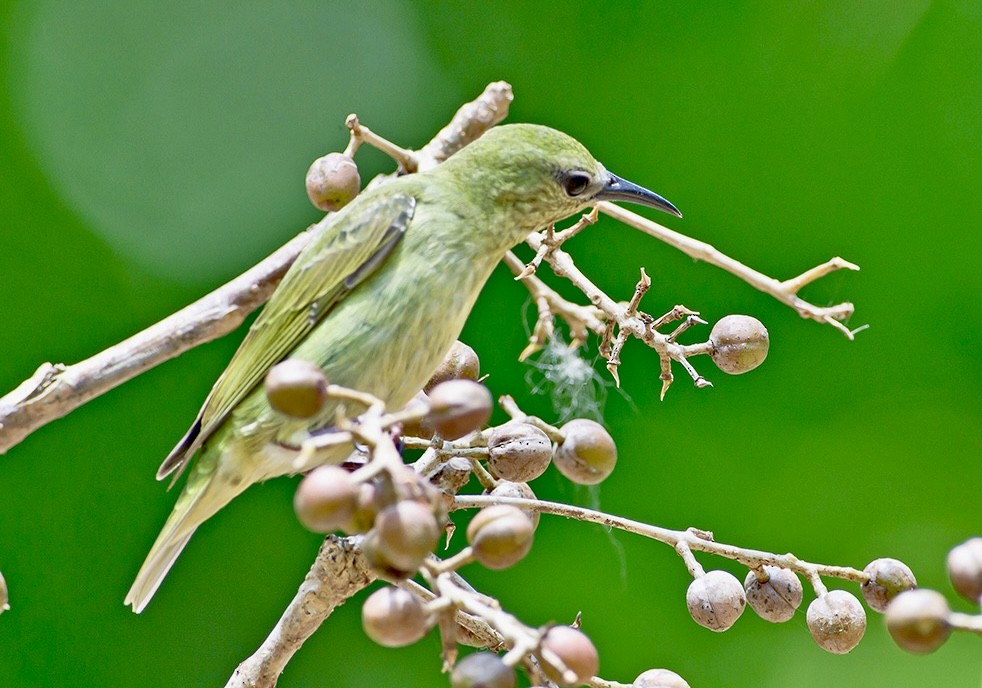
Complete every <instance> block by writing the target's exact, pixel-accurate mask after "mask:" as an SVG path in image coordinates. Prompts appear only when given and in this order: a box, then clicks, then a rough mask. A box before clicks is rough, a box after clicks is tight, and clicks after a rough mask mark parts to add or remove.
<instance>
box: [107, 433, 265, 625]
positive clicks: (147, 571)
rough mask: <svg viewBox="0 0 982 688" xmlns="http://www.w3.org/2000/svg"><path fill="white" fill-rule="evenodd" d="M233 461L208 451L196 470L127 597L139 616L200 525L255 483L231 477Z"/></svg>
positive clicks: (234, 467)
mask: <svg viewBox="0 0 982 688" xmlns="http://www.w3.org/2000/svg"><path fill="white" fill-rule="evenodd" d="M230 458H231V457H228V456H224V457H222V456H208V455H207V451H206V455H204V456H201V457H200V458H199V460H198V462H197V464H196V465H195V466H194V467H193V469H192V472H191V475H190V476H189V477H188V482H187V485H185V487H184V490H183V491H182V492H181V496H180V497H179V498H178V500H177V504H175V505H174V510H173V511H172V512H171V515H170V516H169V517H168V518H167V522H166V523H165V524H164V527H163V529H162V530H161V531H160V535H158V536H157V539H156V541H154V543H153V546H152V547H151V548H150V553H149V554H148V555H147V558H146V561H144V562H143V566H141V567H140V572H139V573H137V574H136V580H135V581H133V585H132V587H130V591H129V592H128V593H127V594H126V599H125V600H124V604H129V605H132V606H133V611H134V612H136V613H137V614H139V613H140V612H142V611H143V609H144V608H145V607H146V606H147V604H148V603H149V602H150V599H151V598H152V597H153V595H154V593H155V592H157V588H159V587H160V583H161V582H162V581H163V580H164V576H166V575H167V572H168V571H170V568H171V566H173V565H174V561H175V560H176V559H177V557H178V555H179V554H180V553H181V551H182V550H183V549H184V546H185V545H186V544H187V543H188V540H190V539H191V536H192V535H194V531H195V530H196V529H197V528H198V526H200V525H201V524H202V523H204V522H205V521H206V520H207V519H208V518H210V517H211V516H213V515H214V514H215V512H217V511H218V510H219V509H221V508H222V507H223V506H225V505H226V504H228V503H229V502H230V501H231V500H232V499H233V498H234V497H236V496H237V495H239V494H240V493H241V492H242V491H243V490H245V488H247V487H248V486H249V485H250V484H251V483H252V482H254V480H252V479H250V478H252V476H246V475H241V474H239V475H229V474H228V471H229V470H232V471H235V470H236V468H238V467H237V466H236V462H235V461H230V460H229V459H230Z"/></svg>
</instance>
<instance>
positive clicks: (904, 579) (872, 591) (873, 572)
mask: <svg viewBox="0 0 982 688" xmlns="http://www.w3.org/2000/svg"><path fill="white" fill-rule="evenodd" d="M863 573H865V574H866V575H867V576H869V577H870V578H869V580H868V581H866V582H865V583H863V585H862V588H861V590H862V593H863V599H864V600H866V604H868V605H869V608H870V609H873V610H875V611H878V612H883V611H885V610H886V608H887V605H888V604H889V603H890V600H892V599H893V598H894V597H896V596H897V595H899V594H900V593H902V592H905V591H907V590H911V589H913V588H915V587H917V580H916V579H915V578H914V572H913V571H911V570H910V567H908V566H907V564H905V563H903V562H902V561H898V560H897V559H889V558H885V559H875V560H873V561H871V562H870V563H869V564H867V565H866V568H865V569H863Z"/></svg>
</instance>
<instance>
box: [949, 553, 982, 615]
mask: <svg viewBox="0 0 982 688" xmlns="http://www.w3.org/2000/svg"><path fill="white" fill-rule="evenodd" d="M947 566H948V577H949V578H950V579H951V584H952V586H954V588H955V590H956V591H958V594H959V595H961V596H962V597H964V598H965V599H966V600H968V601H969V602H973V603H974V604H977V605H978V604H982V537H975V538H972V539H970V540H966V541H965V542H963V543H962V544H960V545H958V546H956V547H953V548H952V549H951V551H950V552H948V561H947Z"/></svg>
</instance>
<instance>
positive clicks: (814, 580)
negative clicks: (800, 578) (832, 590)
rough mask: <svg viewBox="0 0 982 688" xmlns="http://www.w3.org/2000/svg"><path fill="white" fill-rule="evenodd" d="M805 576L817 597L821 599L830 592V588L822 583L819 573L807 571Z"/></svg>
mask: <svg viewBox="0 0 982 688" xmlns="http://www.w3.org/2000/svg"><path fill="white" fill-rule="evenodd" d="M805 576H806V577H807V578H808V582H809V583H810V584H811V586H812V589H813V590H814V591H815V597H821V596H822V595H824V594H825V593H827V592H828V591H829V590H828V588H826V587H825V583H823V582H822V577H821V576H820V575H819V574H818V572H817V571H807V572H805Z"/></svg>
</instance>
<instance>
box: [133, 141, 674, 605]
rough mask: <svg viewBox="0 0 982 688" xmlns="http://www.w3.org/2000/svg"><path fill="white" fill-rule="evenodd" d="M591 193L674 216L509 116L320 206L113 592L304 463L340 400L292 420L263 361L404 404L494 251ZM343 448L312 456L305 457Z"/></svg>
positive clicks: (455, 328) (663, 204)
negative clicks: (329, 208) (442, 154)
mask: <svg viewBox="0 0 982 688" xmlns="http://www.w3.org/2000/svg"><path fill="white" fill-rule="evenodd" d="M602 200H610V201H618V200H620V201H631V202H633V203H639V204H642V205H646V206H650V207H652V208H658V209H659V210H663V211H665V212H668V213H671V214H673V215H677V216H679V217H681V213H680V212H679V211H678V209H677V208H676V207H675V206H674V205H672V204H671V203H670V202H668V201H667V200H665V199H664V198H662V197H661V196H659V195H658V194H656V193H653V192H651V191H648V190H647V189H644V188H641V187H639V186H637V185H635V184H632V183H631V182H628V181H625V180H624V179H621V178H620V177H617V176H615V175H613V174H611V173H610V172H608V171H607V170H606V169H605V168H604V167H603V165H601V164H600V163H599V162H597V161H596V160H594V158H593V156H591V155H590V153H589V152H588V151H587V150H586V149H585V148H584V147H583V146H582V145H581V144H580V143H579V142H578V141H576V140H575V139H573V138H571V137H569V136H567V135H566V134H563V133H560V132H558V131H556V130H554V129H550V128H548V127H544V126H539V125H532V124H511V125H504V126H499V127H495V128H493V129H492V130H490V131H489V132H487V133H486V134H485V135H484V136H482V137H481V138H479V139H478V140H477V141H475V142H473V143H471V144H470V145H468V146H467V147H465V148H464V149H462V150H461V151H460V152H458V153H457V154H455V155H453V156H452V157H451V158H449V159H448V160H447V161H446V162H444V163H443V164H441V165H439V166H437V167H435V168H434V169H432V170H429V171H426V172H422V173H419V174H412V175H406V176H403V177H399V178H397V179H395V180H393V181H391V182H390V183H388V184H385V185H382V186H379V187H377V188H375V189H371V190H368V191H366V192H365V193H363V194H361V195H359V196H358V197H357V198H355V199H354V200H353V201H352V202H351V203H350V204H348V205H347V206H345V207H344V208H343V209H342V210H341V211H339V212H337V213H335V214H332V215H328V216H326V217H325V218H324V220H323V221H321V222H320V223H319V224H318V225H317V227H316V228H315V230H314V231H315V232H316V236H314V238H313V239H312V240H311V242H310V244H308V246H307V247H306V248H305V249H304V250H303V252H301V254H300V255H299V256H298V257H297V259H296V262H294V264H293V266H292V267H291V268H290V270H289V271H288V272H287V274H286V276H285V277H284V278H283V281H282V282H281V283H280V285H279V286H278V287H277V289H276V291H275V292H274V293H273V296H272V298H271V299H270V300H269V303H268V304H266V307H265V308H264V309H263V311H262V313H260V315H259V316H258V317H257V319H256V320H255V322H254V323H253V325H252V327H251V328H250V329H249V332H248V334H247V335H246V337H245V339H244V340H243V342H242V344H241V345H240V346H239V349H238V350H237V351H236V353H235V355H234V356H233V357H232V360H231V362H230V363H229V365H228V367H227V368H226V369H225V372H224V373H222V375H221V377H219V378H218V381H217V382H216V383H215V386H214V387H213V388H212V390H211V393H210V394H209V395H208V398H207V399H206V400H205V403H204V405H203V406H202V407H201V411H200V412H199V413H198V417H197V419H196V420H195V421H194V424H193V425H192V426H191V428H190V430H188V432H187V434H186V435H185V436H184V437H183V439H181V441H180V442H179V443H178V445H177V446H176V447H175V448H174V450H173V451H171V453H170V455H169V456H168V457H167V458H166V459H165V460H164V462H163V464H162V465H161V467H160V470H159V471H158V472H157V477H158V479H160V478H163V477H165V476H168V475H170V474H172V473H175V472H177V474H179V472H180V471H182V470H183V469H185V468H187V467H188V464H189V461H190V459H191V458H192V456H193V455H194V454H195V453H196V452H199V450H200V455H199V457H198V460H197V461H196V462H195V463H194V465H193V467H192V469H191V473H190V475H189V477H188V480H187V484H186V485H185V487H184V490H183V492H182V493H181V495H180V497H179V498H178V500H177V504H176V505H175V506H174V511H173V512H172V513H171V515H170V517H169V518H168V519H167V522H166V523H165V524H164V528H163V530H162V531H161V533H160V535H159V536H158V537H157V540H156V541H155V542H154V544H153V547H152V548H151V549H150V553H149V555H147V559H146V561H145V562H144V564H143V566H142V567H141V569H140V572H139V573H138V574H137V577H136V581H135V582H134V583H133V587H131V588H130V591H129V593H128V594H127V595H126V600H125V603H126V604H130V605H132V606H133V611H134V612H137V613H139V612H140V611H142V610H143V609H144V607H146V605H147V603H148V602H149V601H150V598H151V597H152V596H153V594H154V593H155V592H156V590H157V588H158V587H159V586H160V583H161V581H162V580H163V578H164V576H165V575H166V574H167V572H168V571H169V570H170V568H171V566H172V565H173V564H174V560H175V559H176V558H177V556H178V555H179V554H180V553H181V550H183V549H184V546H185V545H186V544H187V542H188V540H189V539H190V537H191V535H192V534H194V531H195V529H196V528H197V527H198V526H199V525H201V524H202V523H203V522H204V521H205V520H206V519H207V518H209V517H211V516H212V515H213V514H214V513H215V512H217V511H218V510H219V509H221V508H222V507H223V506H225V505H226V504H228V502H229V501H231V500H232V498H234V497H235V496H236V495H238V494H239V493H241V492H242V491H243V490H245V489H246V488H247V487H248V486H249V485H251V484H252V483H255V482H259V481H262V480H266V479H268V478H272V477H275V476H280V475H286V474H293V473H298V472H301V471H305V470H309V469H310V468H313V466H307V465H297V463H296V459H297V457H298V449H297V448H298V447H299V445H300V444H301V443H302V442H303V440H304V439H305V438H306V437H308V436H309V433H310V432H311V431H315V430H318V429H321V428H324V427H327V426H329V425H331V423H332V422H333V420H334V418H335V413H336V410H337V402H333V401H330V400H329V401H328V403H327V404H326V405H325V406H324V408H323V410H322V412H320V413H319V414H318V415H317V416H315V417H314V418H309V419H304V420H298V419H291V418H287V417H286V416H284V415H282V414H279V413H277V412H276V411H274V410H273V409H272V408H271V407H270V405H269V402H268V401H267V399H266V396H265V394H264V390H263V386H262V384H261V382H262V380H263V378H264V377H265V375H266V373H267V372H268V371H269V369H270V367H272V366H273V365H274V364H276V363H278V362H279V361H281V360H283V359H285V358H297V359H301V360H305V361H310V362H314V363H316V364H317V365H319V366H320V367H321V368H322V369H323V370H324V373H325V374H326V376H327V379H328V380H329V381H330V382H332V383H336V384H339V385H343V386H346V387H352V388H355V389H359V390H363V391H366V392H370V393H371V394H374V395H375V396H376V397H378V398H380V399H382V400H383V401H385V402H386V404H388V406H389V407H390V408H399V407H401V406H403V405H404V404H406V403H408V402H409V401H410V399H412V397H413V396H414V395H415V394H416V392H417V391H419V389H420V388H421V387H422V386H423V385H424V384H425V383H426V381H427V380H428V379H429V377H430V375H431V374H432V373H433V371H434V370H435V369H436V367H437V366H438V365H439V363H440V361H441V360H442V358H443V356H444V354H445V353H446V352H447V351H448V350H449V349H450V347H451V345H452V344H453V342H454V341H455V340H456V339H457V337H458V335H459V334H460V331H461V329H463V326H464V321H465V320H466V318H467V316H468V314H469V313H470V311H471V308H472V307H473V306H474V302H475V301H476V300H477V296H478V294H479V293H480V291H481V288H482V287H483V286H484V283H485V282H486V281H487V279H488V277H489V276H490V274H491V271H492V270H493V269H494V267H495V265H497V263H498V262H499V261H500V260H501V259H502V257H503V256H504V254H505V252H507V251H508V250H509V249H510V248H512V247H514V246H515V245H516V244H518V243H520V242H521V241H522V240H523V239H525V237H527V236H528V235H529V233H531V232H532V231H534V230H536V229H539V228H542V227H544V226H547V225H549V224H551V223H554V222H557V221H558V220H561V219H563V218H565V217H568V216H570V215H572V214H574V213H577V212H580V211H583V210H584V209H586V208H588V207H590V206H592V205H593V204H595V203H597V202H598V201H602ZM350 451H351V447H350V446H349V447H339V448H337V449H336V450H333V451H332V452H328V453H326V454H320V455H319V456H318V463H328V462H340V461H343V460H344V458H345V457H346V456H347V455H348V454H349V453H350ZM175 477H176V476H175Z"/></svg>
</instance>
